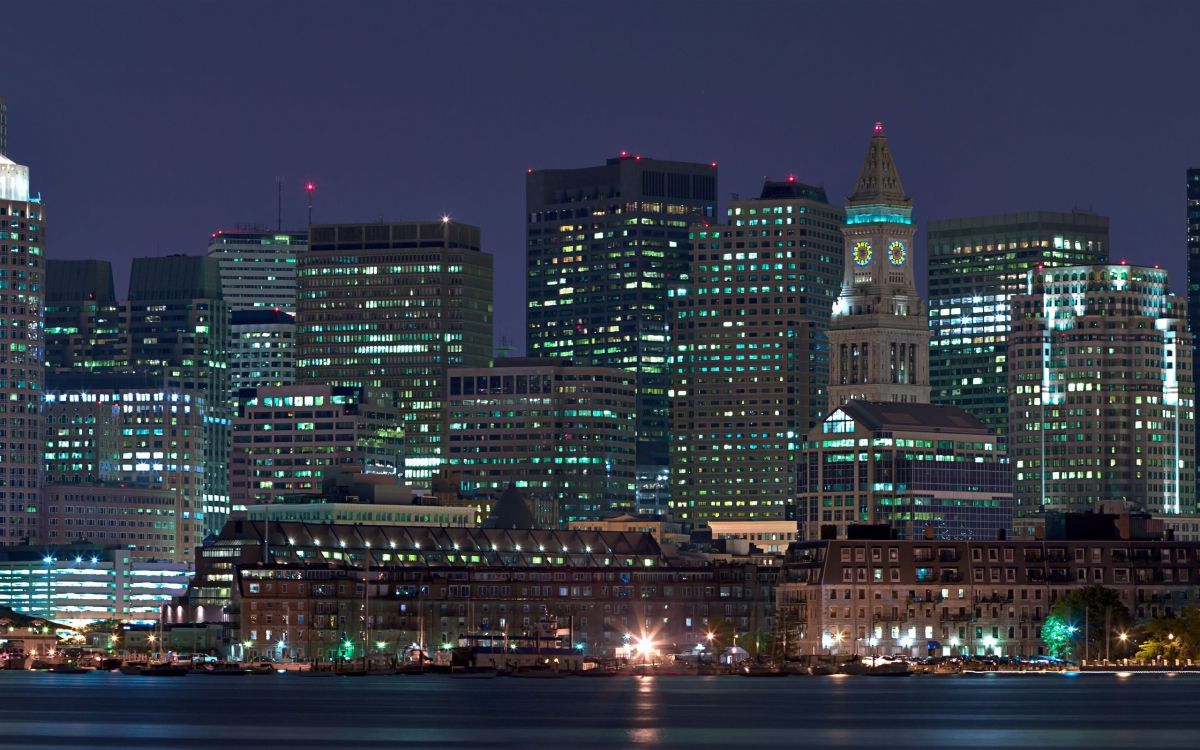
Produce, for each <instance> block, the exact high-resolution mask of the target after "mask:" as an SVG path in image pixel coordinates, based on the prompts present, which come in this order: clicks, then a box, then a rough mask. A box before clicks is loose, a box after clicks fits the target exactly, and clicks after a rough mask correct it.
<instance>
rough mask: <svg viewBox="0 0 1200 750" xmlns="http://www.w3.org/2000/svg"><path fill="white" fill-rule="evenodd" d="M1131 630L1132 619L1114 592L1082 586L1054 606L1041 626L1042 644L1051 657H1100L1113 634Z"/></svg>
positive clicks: (1101, 587) (1108, 589)
mask: <svg viewBox="0 0 1200 750" xmlns="http://www.w3.org/2000/svg"><path fill="white" fill-rule="evenodd" d="M1132 626H1133V616H1132V615H1131V614H1130V612H1129V608H1128V607H1126V606H1125V604H1124V603H1123V602H1122V601H1121V595H1120V593H1118V592H1117V591H1116V590H1115V589H1110V588H1106V587H1104V586H1100V585H1095V586H1085V587H1084V588H1081V589H1075V590H1073V591H1071V592H1070V593H1068V594H1067V595H1066V596H1063V597H1061V598H1060V599H1059V600H1058V601H1057V602H1055V603H1054V607H1053V608H1052V609H1051V610H1050V614H1049V615H1048V616H1047V617H1046V621H1045V623H1044V624H1043V625H1042V641H1043V642H1044V643H1045V644H1046V648H1047V649H1048V650H1049V651H1050V653H1051V655H1052V656H1055V657H1058V658H1079V657H1083V656H1087V655H1089V652H1090V656H1091V657H1092V658H1098V657H1102V656H1104V654H1105V646H1106V644H1108V643H1109V639H1111V638H1112V637H1113V635H1114V634H1115V633H1116V632H1119V631H1127V630H1129V629H1130V628H1132Z"/></svg>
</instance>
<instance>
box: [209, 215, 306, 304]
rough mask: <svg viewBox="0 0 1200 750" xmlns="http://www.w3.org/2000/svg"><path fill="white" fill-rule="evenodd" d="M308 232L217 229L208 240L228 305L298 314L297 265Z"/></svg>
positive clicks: (210, 253) (304, 248)
mask: <svg viewBox="0 0 1200 750" xmlns="http://www.w3.org/2000/svg"><path fill="white" fill-rule="evenodd" d="M307 247H308V232H296V231H290V232H282V231H277V232H270V231H267V230H265V229H218V230H217V231H215V232H213V233H212V236H211V237H210V239H209V242H208V254H209V257H211V258H215V259H216V260H217V262H218V264H219V265H220V269H221V270H220V273H221V289H222V291H223V293H224V296H225V302H226V304H228V305H229V309H230V310H232V311H234V312H237V311H239V310H279V311H281V312H285V313H289V314H292V315H295V314H296V289H297V285H296V268H297V265H298V260H299V258H300V254H301V253H303V252H304V251H305V250H306V249H307Z"/></svg>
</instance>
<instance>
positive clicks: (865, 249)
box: [854, 240, 871, 266]
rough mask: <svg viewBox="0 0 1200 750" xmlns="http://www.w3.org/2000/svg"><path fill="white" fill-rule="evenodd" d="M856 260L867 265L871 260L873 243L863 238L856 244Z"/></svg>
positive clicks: (861, 264) (857, 262) (859, 263)
mask: <svg viewBox="0 0 1200 750" xmlns="http://www.w3.org/2000/svg"><path fill="white" fill-rule="evenodd" d="M854 262H855V263H856V264H858V265H860V266H865V265H867V264H868V263H870V262H871V243H870V242H867V241H866V240H863V241H862V242H858V243H856V244H855V245H854Z"/></svg>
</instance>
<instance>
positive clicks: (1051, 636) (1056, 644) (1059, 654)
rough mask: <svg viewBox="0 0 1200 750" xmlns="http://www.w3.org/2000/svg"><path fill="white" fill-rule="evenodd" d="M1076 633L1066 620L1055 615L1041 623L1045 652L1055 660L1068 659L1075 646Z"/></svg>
mask: <svg viewBox="0 0 1200 750" xmlns="http://www.w3.org/2000/svg"><path fill="white" fill-rule="evenodd" d="M1076 633H1077V631H1075V630H1073V629H1072V627H1071V625H1069V624H1068V623H1067V621H1066V620H1064V619H1063V618H1062V617H1060V616H1058V615H1056V614H1051V615H1050V616H1049V617H1047V618H1046V621H1045V622H1043V623H1042V642H1043V643H1045V644H1046V651H1047V652H1049V654H1050V656H1053V657H1054V658H1055V659H1067V658H1070V656H1071V653H1072V652H1073V650H1074V646H1075V636H1076Z"/></svg>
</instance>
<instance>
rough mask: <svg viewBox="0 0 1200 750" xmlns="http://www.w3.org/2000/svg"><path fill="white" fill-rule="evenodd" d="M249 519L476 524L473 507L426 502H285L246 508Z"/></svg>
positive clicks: (379, 524) (382, 523)
mask: <svg viewBox="0 0 1200 750" xmlns="http://www.w3.org/2000/svg"><path fill="white" fill-rule="evenodd" d="M246 518H247V519H248V520H250V521H269V522H271V523H284V522H298V523H307V524H370V525H373V526H447V527H455V528H466V527H468V526H474V525H475V509H474V508H455V507H450V506H445V505H426V504H424V503H423V502H414V500H413V499H412V498H410V499H409V501H408V502H403V503H401V502H396V503H388V502H370V503H363V502H355V503H336V502H314V503H297V502H282V503H275V504H273V505H251V506H249V507H247V508H246Z"/></svg>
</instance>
